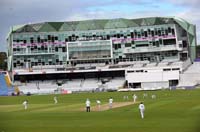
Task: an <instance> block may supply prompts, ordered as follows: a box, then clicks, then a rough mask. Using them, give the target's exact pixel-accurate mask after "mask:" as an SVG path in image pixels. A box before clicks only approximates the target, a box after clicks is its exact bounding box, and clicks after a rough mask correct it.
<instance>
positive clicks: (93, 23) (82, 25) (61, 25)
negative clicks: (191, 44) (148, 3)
mask: <svg viewBox="0 0 200 132" xmlns="http://www.w3.org/2000/svg"><path fill="white" fill-rule="evenodd" d="M174 23H176V24H178V25H180V26H181V27H183V28H184V29H185V30H187V31H189V33H190V34H191V35H194V34H193V32H192V28H193V25H192V24H190V23H188V22H187V21H185V20H183V19H181V18H177V17H149V18H139V19H124V18H118V19H96V20H85V21H67V22H43V23H34V24H25V25H23V26H15V27H14V28H13V32H17V33H21V32H59V31H60V32H62V31H83V30H102V29H113V28H114V29H116V28H130V27H139V26H150V25H161V24H174Z"/></svg>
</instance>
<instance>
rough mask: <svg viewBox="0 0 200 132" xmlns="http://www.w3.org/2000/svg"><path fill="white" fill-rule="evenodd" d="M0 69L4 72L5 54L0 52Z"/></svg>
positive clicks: (5, 64)
mask: <svg viewBox="0 0 200 132" xmlns="http://www.w3.org/2000/svg"><path fill="white" fill-rule="evenodd" d="M0 69H1V70H4V71H5V70H6V69H7V54H6V52H0Z"/></svg>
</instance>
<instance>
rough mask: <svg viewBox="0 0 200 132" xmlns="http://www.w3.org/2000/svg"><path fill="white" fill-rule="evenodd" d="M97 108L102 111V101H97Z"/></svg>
mask: <svg viewBox="0 0 200 132" xmlns="http://www.w3.org/2000/svg"><path fill="white" fill-rule="evenodd" d="M97 107H98V110H99V111H100V109H101V101H100V100H97Z"/></svg>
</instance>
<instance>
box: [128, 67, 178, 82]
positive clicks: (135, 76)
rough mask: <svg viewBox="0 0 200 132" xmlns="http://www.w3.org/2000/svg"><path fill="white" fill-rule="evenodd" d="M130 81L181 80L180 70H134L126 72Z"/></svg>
mask: <svg viewBox="0 0 200 132" xmlns="http://www.w3.org/2000/svg"><path fill="white" fill-rule="evenodd" d="M126 80H128V82H129V83H135V82H163V81H165V82H166V81H169V80H179V71H159V70H158V71H155V70H153V71H148V72H132V73H127V74H126Z"/></svg>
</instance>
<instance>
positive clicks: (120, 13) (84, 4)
mask: <svg viewBox="0 0 200 132" xmlns="http://www.w3.org/2000/svg"><path fill="white" fill-rule="evenodd" d="M198 5H200V1H199V0H190V1H188V0H176V1H175V0H161V1H160V0H98V1H94V0H71V1H67V0H59V1H50V0H42V1H41V0H0V18H1V21H0V29H1V30H0V46H1V47H3V48H1V49H0V50H2V51H5V50H6V41H5V37H6V35H7V33H8V31H9V29H10V27H11V26H13V25H18V24H24V23H30V22H31V23H35V22H45V21H74V20H86V19H111V18H132V19H133V18H141V17H153V16H179V17H182V18H184V19H186V20H188V21H190V22H192V23H194V24H196V25H197V28H198V29H199V26H200V13H199V12H200V9H199V8H198Z"/></svg>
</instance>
